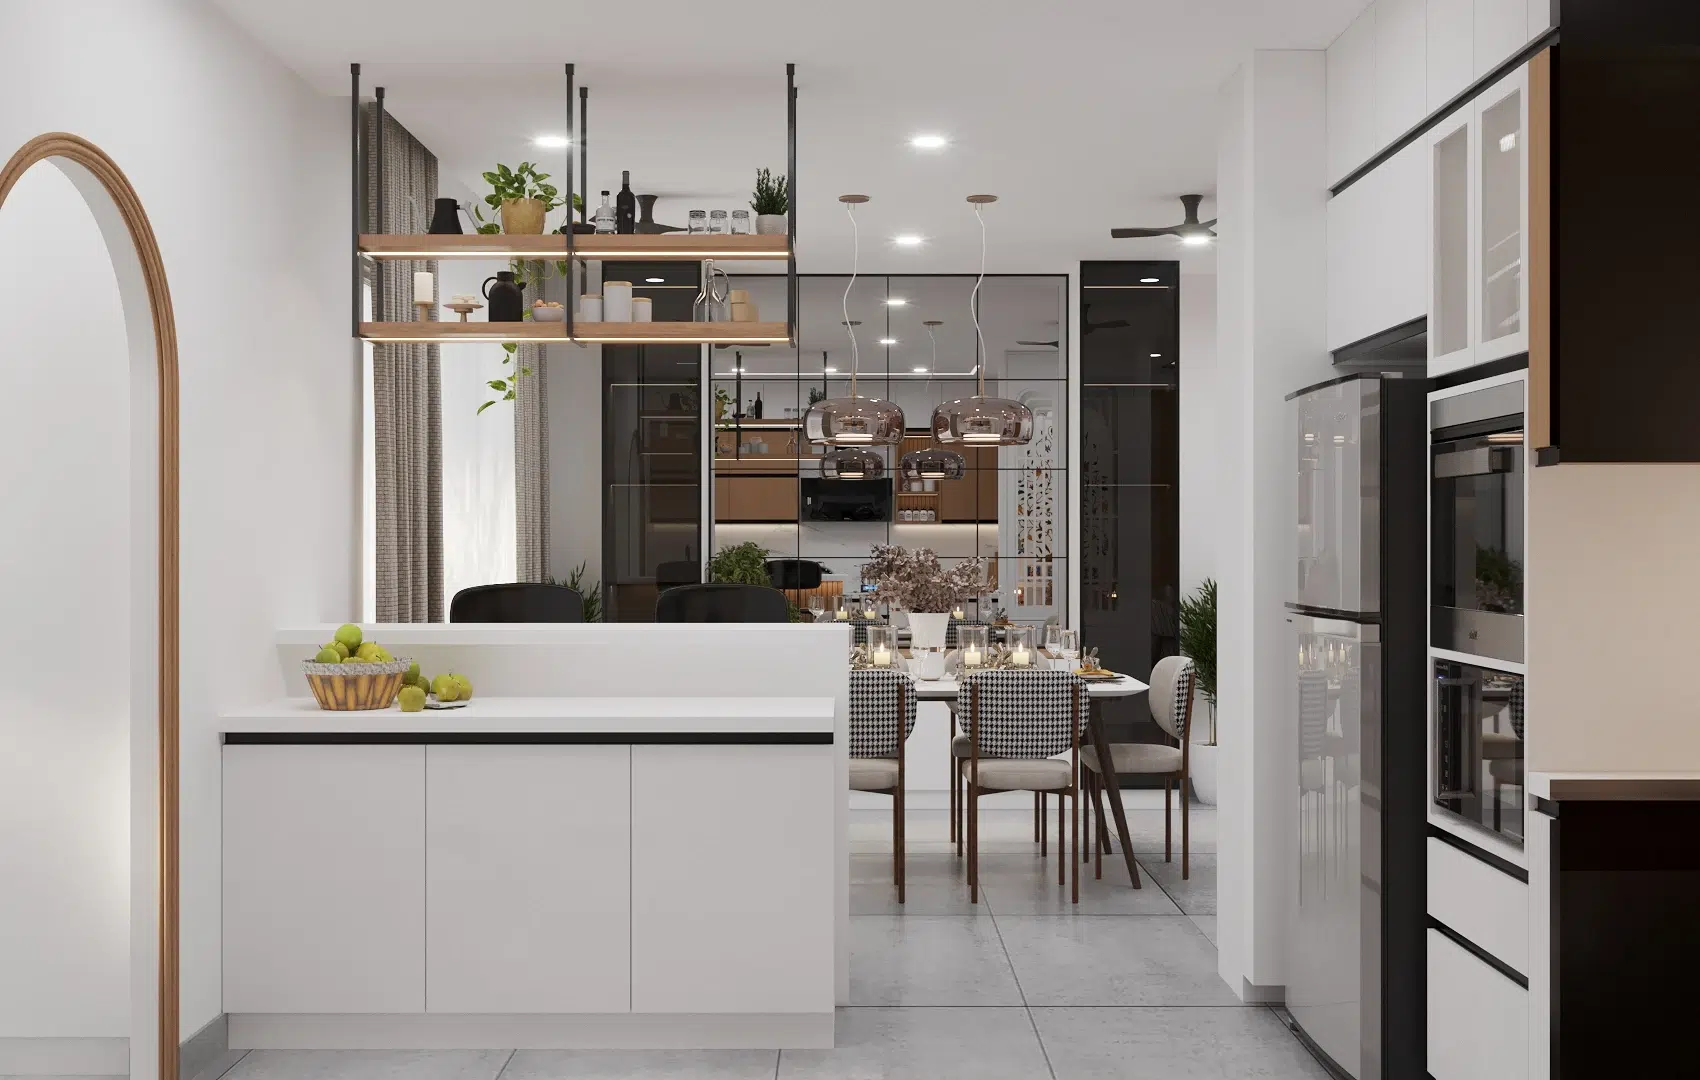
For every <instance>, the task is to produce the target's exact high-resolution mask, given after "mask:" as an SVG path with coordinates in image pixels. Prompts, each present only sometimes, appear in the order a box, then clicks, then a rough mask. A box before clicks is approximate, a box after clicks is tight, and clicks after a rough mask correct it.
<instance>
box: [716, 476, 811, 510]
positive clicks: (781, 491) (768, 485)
mask: <svg viewBox="0 0 1700 1080" xmlns="http://www.w3.org/2000/svg"><path fill="white" fill-rule="evenodd" d="M797 500H798V491H797V474H796V473H790V474H788V475H780V476H724V475H720V476H716V477H715V478H714V520H716V521H790V522H794V521H796V520H797Z"/></svg>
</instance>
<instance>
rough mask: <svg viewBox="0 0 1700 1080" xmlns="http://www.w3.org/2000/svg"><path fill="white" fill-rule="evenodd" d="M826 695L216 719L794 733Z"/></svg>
mask: <svg viewBox="0 0 1700 1080" xmlns="http://www.w3.org/2000/svg"><path fill="white" fill-rule="evenodd" d="M833 708H834V700H833V699H832V698H830V697H488V698H480V697H474V698H473V699H472V700H471V701H470V702H468V703H467V704H466V707H465V708H460V709H427V710H425V711H424V712H416V713H404V712H402V711H401V710H400V709H399V708H393V707H392V708H389V709H374V710H369V711H362V712H329V711H326V710H324V709H321V708H319V706H318V704H317V703H316V702H315V701H314V700H313V699H312V698H307V697H301V698H283V699H280V700H276V701H269V702H265V703H263V704H260V705H255V706H251V707H248V708H240V709H233V710H231V711H228V712H224V713H221V714H220V715H219V729H220V730H221V731H222V732H224V733H226V734H250V733H276V734H299V735H321V734H331V733H336V732H362V733H368V732H380V731H381V732H389V731H394V732H415V733H424V734H445V733H455V732H497V731H499V732H507V733H535V732H568V731H571V732H586V733H621V732H629V731H644V732H652V733H671V732H679V733H690V732H701V731H713V732H720V733H750V734H760V733H767V734H773V733H781V732H782V733H795V732H827V733H830V732H832V730H833V723H834V717H833Z"/></svg>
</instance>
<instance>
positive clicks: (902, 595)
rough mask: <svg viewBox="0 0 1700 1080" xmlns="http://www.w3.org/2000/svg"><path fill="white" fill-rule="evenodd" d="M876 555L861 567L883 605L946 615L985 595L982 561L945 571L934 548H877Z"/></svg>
mask: <svg viewBox="0 0 1700 1080" xmlns="http://www.w3.org/2000/svg"><path fill="white" fill-rule="evenodd" d="M873 555H874V557H873V560H872V561H870V562H869V563H868V564H867V565H865V566H864V567H862V578H863V580H864V581H872V582H873V583H874V585H875V586H876V588H877V591H876V592H875V593H874V595H875V597H876V598H877V599H879V600H880V601H881V602H882V603H888V604H892V605H894V606H896V607H899V608H902V609H903V610H904V611H910V612H919V613H932V614H938V613H942V612H947V611H949V610H950V609H951V608H953V607H955V606H956V605H957V604H959V603H962V602H964V601H967V600H973V599H975V598H976V597H978V596H979V595H980V594H981V593H983V592H985V591H986V582H985V578H984V576H983V573H982V571H983V567H982V566H981V564H980V560H979V559H967V560H964V561H963V562H959V563H957V564H956V565H955V566H953V567H951V568H950V569H949V570H946V569H945V568H944V567H943V566H941V565H940V564H939V557H938V556H937V555H935V554H934V553H933V549H932V548H915V549H914V550H913V551H911V550H909V549H907V548H903V547H899V546H897V545H895V544H892V545H887V544H876V545H874V549H873Z"/></svg>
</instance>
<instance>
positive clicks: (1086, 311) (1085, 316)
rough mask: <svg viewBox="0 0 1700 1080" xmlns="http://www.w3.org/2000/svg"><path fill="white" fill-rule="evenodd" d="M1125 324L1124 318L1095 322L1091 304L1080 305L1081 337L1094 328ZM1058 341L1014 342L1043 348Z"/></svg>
mask: <svg viewBox="0 0 1700 1080" xmlns="http://www.w3.org/2000/svg"><path fill="white" fill-rule="evenodd" d="M1127 325H1128V321H1127V320H1126V319H1105V320H1104V321H1103V322H1096V323H1095V322H1093V321H1092V305H1091V304H1081V305H1080V336H1081V337H1085V336H1086V335H1087V334H1090V333H1091V332H1092V331H1094V330H1119V329H1121V328H1122V327H1124V326H1127ZM1060 341H1061V339H1058V340H1057V341H1017V342H1016V344H1017V345H1038V346H1041V347H1043V348H1047V349H1054V348H1056V347H1057V345H1058V344H1059V343H1060Z"/></svg>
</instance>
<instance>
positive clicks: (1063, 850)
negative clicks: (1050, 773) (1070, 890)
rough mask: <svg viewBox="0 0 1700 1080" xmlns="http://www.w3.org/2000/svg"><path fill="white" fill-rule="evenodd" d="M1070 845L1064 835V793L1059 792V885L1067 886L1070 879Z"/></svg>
mask: <svg viewBox="0 0 1700 1080" xmlns="http://www.w3.org/2000/svg"><path fill="white" fill-rule="evenodd" d="M1068 861H1069V859H1068V844H1067V837H1065V836H1064V835H1063V793H1062V792H1060V791H1059V792H1057V884H1058V885H1065V884H1067V883H1068V878H1066V877H1065V876H1064V875H1065V874H1067V873H1068Z"/></svg>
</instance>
